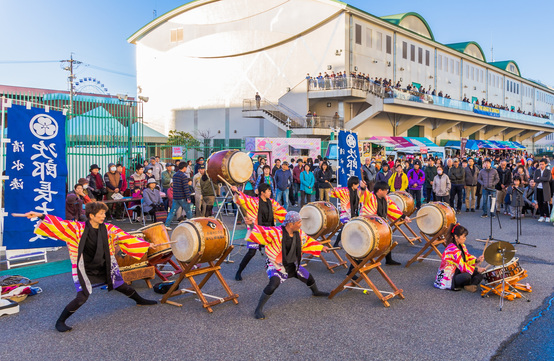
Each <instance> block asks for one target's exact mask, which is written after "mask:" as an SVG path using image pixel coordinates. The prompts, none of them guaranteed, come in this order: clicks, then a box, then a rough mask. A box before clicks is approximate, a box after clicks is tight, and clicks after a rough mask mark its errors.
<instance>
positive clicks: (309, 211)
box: [300, 204, 323, 236]
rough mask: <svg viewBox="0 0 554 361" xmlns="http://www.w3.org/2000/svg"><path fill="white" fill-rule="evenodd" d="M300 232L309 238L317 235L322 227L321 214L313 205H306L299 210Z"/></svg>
mask: <svg viewBox="0 0 554 361" xmlns="http://www.w3.org/2000/svg"><path fill="white" fill-rule="evenodd" d="M300 217H302V231H303V232H304V233H306V234H307V235H309V236H312V235H314V234H317V233H318V232H319V231H320V230H321V227H323V214H321V212H320V211H319V209H317V208H316V207H314V206H313V205H310V204H306V205H305V206H304V207H302V209H301V210H300Z"/></svg>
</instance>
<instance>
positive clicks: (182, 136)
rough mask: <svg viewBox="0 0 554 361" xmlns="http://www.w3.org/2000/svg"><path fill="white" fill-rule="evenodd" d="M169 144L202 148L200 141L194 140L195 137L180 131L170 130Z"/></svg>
mask: <svg viewBox="0 0 554 361" xmlns="http://www.w3.org/2000/svg"><path fill="white" fill-rule="evenodd" d="M167 144H169V145H175V146H184V147H187V148H192V147H198V146H200V141H198V139H196V138H194V136H193V135H192V134H190V133H187V132H183V131H180V130H179V131H177V130H170V131H169V139H168V142H167Z"/></svg>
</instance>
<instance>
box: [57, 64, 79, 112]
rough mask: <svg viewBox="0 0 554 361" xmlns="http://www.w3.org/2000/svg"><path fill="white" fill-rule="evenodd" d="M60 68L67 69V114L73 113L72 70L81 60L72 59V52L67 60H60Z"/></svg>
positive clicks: (73, 75)
mask: <svg viewBox="0 0 554 361" xmlns="http://www.w3.org/2000/svg"><path fill="white" fill-rule="evenodd" d="M61 63H62V69H63V70H66V71H69V76H68V77H67V82H68V83H69V114H70V116H72V115H73V94H74V93H75V88H74V85H73V82H74V80H75V73H74V70H75V69H77V68H78V67H79V65H81V64H83V62H82V61H78V60H74V59H73V53H71V57H70V58H69V60H62V61H61Z"/></svg>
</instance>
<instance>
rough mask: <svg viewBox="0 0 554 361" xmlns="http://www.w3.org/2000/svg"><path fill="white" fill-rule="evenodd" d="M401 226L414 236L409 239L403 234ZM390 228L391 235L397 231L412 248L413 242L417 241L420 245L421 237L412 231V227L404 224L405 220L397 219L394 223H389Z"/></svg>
mask: <svg viewBox="0 0 554 361" xmlns="http://www.w3.org/2000/svg"><path fill="white" fill-rule="evenodd" d="M401 226H404V227H406V228H408V231H410V233H411V234H413V235H414V237H413V238H412V237H410V236H408V235H407V234H406V232H404V230H403V229H402V228H400V227H401ZM390 227H391V229H392V233H394V232H395V231H398V232H400V234H401V235H402V236H403V237H404V238H406V241H408V242H410V243H411V245H412V246H414V242H416V241H418V242H419V243H421V237H420V236H418V235H417V234H416V233H415V231H414V230H413V229H412V227H410V225H409V224H408V223H406V221H405V220H401V219H400V218H398V219H397V220H396V221H394V222H391V223H390Z"/></svg>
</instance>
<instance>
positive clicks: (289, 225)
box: [246, 212, 329, 319]
mask: <svg viewBox="0 0 554 361" xmlns="http://www.w3.org/2000/svg"><path fill="white" fill-rule="evenodd" d="M246 223H247V224H249V225H250V224H252V223H253V220H252V219H250V218H247V219H246ZM301 225H302V218H301V217H300V214H299V213H298V212H289V213H287V215H286V217H285V221H284V222H283V224H282V225H281V227H262V226H259V225H254V227H253V228H252V229H250V230H249V232H248V234H247V236H246V238H247V239H248V240H249V241H251V242H255V243H258V244H260V245H264V246H266V254H267V261H266V269H267V276H268V277H269V284H268V285H267V286H266V287H265V288H264V290H263V292H262V296H261V297H260V301H259V303H258V307H256V311H255V317H256V318H257V319H265V315H264V314H263V307H264V305H265V303H266V302H267V301H268V300H269V298H270V297H271V295H272V294H273V292H275V290H276V289H277V287H279V285H280V284H281V283H283V282H285V281H286V280H287V279H288V278H292V277H293V278H297V279H299V280H300V281H302V282H303V283H305V284H306V285H307V286H308V287H310V289H311V290H312V294H313V295H314V296H316V297H327V296H329V293H328V292H322V291H319V290H318V288H317V286H316V284H315V280H314V277H313V276H312V275H311V274H310V273H309V272H308V271H307V270H306V269H305V268H304V267H302V266H300V262H301V260H302V253H307V254H311V255H313V256H316V257H317V256H319V254H320V253H321V251H323V252H327V247H324V246H322V245H321V244H320V243H319V242H318V241H316V240H315V239H313V238H311V237H309V236H307V235H306V234H305V233H304V232H302V230H301V229H300V227H301Z"/></svg>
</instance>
